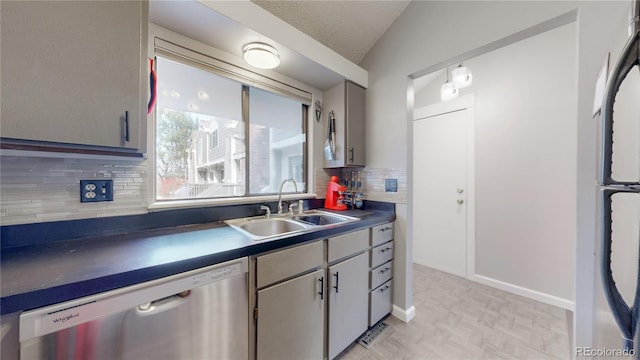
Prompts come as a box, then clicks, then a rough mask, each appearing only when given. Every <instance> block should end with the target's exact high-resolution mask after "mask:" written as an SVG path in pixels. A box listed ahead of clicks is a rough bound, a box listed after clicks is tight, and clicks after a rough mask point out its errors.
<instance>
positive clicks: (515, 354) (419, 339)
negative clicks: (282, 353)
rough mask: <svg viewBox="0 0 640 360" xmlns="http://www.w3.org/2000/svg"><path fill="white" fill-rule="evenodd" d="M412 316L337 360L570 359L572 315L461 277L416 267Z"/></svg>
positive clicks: (390, 322)
mask: <svg viewBox="0 0 640 360" xmlns="http://www.w3.org/2000/svg"><path fill="white" fill-rule="evenodd" d="M413 276H414V279H413V281H414V298H413V303H414V306H415V308H416V316H415V318H414V319H413V320H412V321H410V322H409V323H408V324H405V323H403V322H402V321H400V320H398V319H396V318H395V317H393V316H389V317H388V318H387V319H386V320H385V323H386V324H387V325H389V328H388V329H387V330H386V331H385V332H384V333H383V334H382V335H380V338H378V339H377V340H376V341H375V342H374V344H373V345H372V346H371V347H370V348H369V349H365V348H364V347H362V346H361V345H359V344H357V343H356V344H353V345H351V346H350V347H349V348H348V349H347V350H345V352H344V353H343V354H341V356H340V357H339V359H340V360H362V359H570V358H571V353H570V346H569V344H570V343H569V331H568V328H569V326H568V324H569V321H570V319H571V313H570V312H568V311H567V310H564V309H561V308H557V307H554V306H550V305H547V304H543V303H540V302H537V301H534V300H530V299H527V298H524V297H521V296H518V295H514V294H511V293H507V292H504V291H501V290H498V289H494V288H491V287H488V286H485V285H482V284H478V283H475V282H472V281H469V280H466V279H464V278H461V277H457V276H454V275H450V274H447V273H444V272H441V271H437V270H433V269H430V268H427V267H425V266H421V265H417V264H416V265H414V272H413Z"/></svg>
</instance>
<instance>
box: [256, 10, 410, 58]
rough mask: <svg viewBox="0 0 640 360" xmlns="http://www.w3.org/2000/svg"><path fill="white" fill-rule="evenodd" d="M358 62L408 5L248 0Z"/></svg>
mask: <svg viewBox="0 0 640 360" xmlns="http://www.w3.org/2000/svg"><path fill="white" fill-rule="evenodd" d="M252 1H253V2H254V3H256V4H257V5H259V6H260V7H262V8H264V9H265V10H267V11H269V12H270V13H272V14H273V15H275V16H277V17H279V18H280V19H282V20H284V21H286V22H287V23H289V24H290V25H292V26H293V27H295V28H297V29H299V30H300V31H302V32H304V33H306V34H307V35H309V36H311V37H312V38H314V39H316V40H318V41H319V42H320V43H322V44H324V45H325V46H327V47H328V48H330V49H332V50H333V51H335V52H337V53H338V54H340V55H342V56H344V57H345V58H347V59H349V60H350V61H351V62H353V63H355V64H358V63H360V61H361V60H362V58H364V56H365V55H366V54H367V52H368V51H369V49H370V48H371V47H372V46H373V45H374V44H375V42H376V41H377V40H378V39H379V38H380V37H381V36H382V34H384V32H385V31H387V29H388V28H389V26H391V24H392V23H393V22H394V21H395V19H396V18H397V17H398V16H399V15H400V14H401V13H402V12H403V11H404V9H405V8H406V7H407V5H409V3H410V1H404V0H375V1H362V0H358V1H353V0H346V1H345V0H341V1H335V0H333V1H318V0H252Z"/></svg>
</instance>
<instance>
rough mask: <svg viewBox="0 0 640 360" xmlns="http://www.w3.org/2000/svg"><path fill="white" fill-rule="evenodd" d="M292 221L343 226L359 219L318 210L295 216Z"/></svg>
mask: <svg viewBox="0 0 640 360" xmlns="http://www.w3.org/2000/svg"><path fill="white" fill-rule="evenodd" d="M291 219H292V220H295V221H300V222H304V223H306V224H311V225H316V226H325V225H332V224H342V223H347V222H352V221H356V220H358V218H354V217H351V216H345V215H338V214H333V213H328V212H324V211H318V210H311V211H307V212H305V213H302V214H299V215H295V216H293V217H292V218H291Z"/></svg>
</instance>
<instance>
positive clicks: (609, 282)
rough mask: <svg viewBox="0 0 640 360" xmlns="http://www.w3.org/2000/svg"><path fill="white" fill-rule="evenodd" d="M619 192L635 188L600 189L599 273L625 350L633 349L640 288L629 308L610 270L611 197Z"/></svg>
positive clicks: (638, 278)
mask: <svg viewBox="0 0 640 360" xmlns="http://www.w3.org/2000/svg"><path fill="white" fill-rule="evenodd" d="M620 192H630V193H637V192H638V190H637V189H604V190H602V204H603V209H602V211H603V220H604V221H603V224H602V225H603V226H602V259H601V260H602V264H601V265H602V266H601V267H600V273H601V276H602V287H603V289H604V293H605V297H606V299H607V302H608V303H609V307H610V308H611V312H612V314H613V317H614V319H615V320H616V323H617V324H618V327H619V328H620V331H621V332H622V336H623V339H624V340H623V347H624V349H627V350H633V338H634V336H635V333H636V328H637V323H638V309H639V308H640V289H639V288H638V286H636V293H635V299H634V302H633V306H632V307H631V308H629V305H627V303H626V302H625V301H624V299H623V298H622V295H621V294H620V291H619V290H618V287H617V286H616V283H615V281H614V279H613V274H612V272H611V244H612V241H613V239H612V236H611V234H612V229H611V223H612V222H611V221H612V216H611V210H612V209H611V197H612V196H613V195H614V194H616V193H620ZM636 282H638V283H640V274H638V275H637V277H636Z"/></svg>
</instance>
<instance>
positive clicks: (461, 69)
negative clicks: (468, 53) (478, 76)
mask: <svg viewBox="0 0 640 360" xmlns="http://www.w3.org/2000/svg"><path fill="white" fill-rule="evenodd" d="M451 76H452V77H453V85H455V86H456V87H457V88H458V89H462V88H466V87H467V86H469V85H471V83H472V82H473V75H472V74H471V70H469V68H467V67H465V66H462V63H460V65H458V67H457V68H455V69H453V71H452V72H451Z"/></svg>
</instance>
